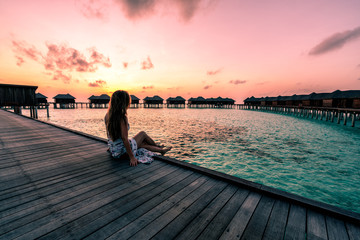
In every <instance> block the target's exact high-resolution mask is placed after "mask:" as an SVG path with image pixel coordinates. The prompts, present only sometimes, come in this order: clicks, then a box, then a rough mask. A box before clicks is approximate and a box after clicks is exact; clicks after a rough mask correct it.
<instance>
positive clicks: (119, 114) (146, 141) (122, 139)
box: [105, 90, 171, 166]
mask: <svg viewBox="0 0 360 240" xmlns="http://www.w3.org/2000/svg"><path fill="white" fill-rule="evenodd" d="M129 106H130V96H129V94H128V93H127V92H126V91H121V90H118V91H116V92H114V93H113V95H112V96H111V100H110V105H109V109H108V112H107V113H106V115H105V124H106V132H107V136H108V145H109V150H110V152H111V154H112V156H113V157H114V158H126V157H129V158H130V166H136V165H137V164H138V163H139V161H138V159H137V158H136V157H135V155H136V154H137V153H138V152H141V154H144V151H138V149H140V148H145V149H147V150H149V151H151V152H158V153H161V154H162V155H164V154H165V153H166V152H167V151H169V150H170V149H171V147H170V148H165V147H160V146H158V145H156V143H155V142H154V140H152V139H151V138H150V137H149V136H148V135H147V134H146V133H145V132H143V131H142V132H139V133H138V134H137V135H136V136H135V137H134V138H132V139H129V135H128V130H129V129H130V125H129V122H128V118H127V109H128V108H129ZM151 152H145V155H146V154H147V155H148V156H145V160H143V161H141V162H145V163H146V162H148V160H147V159H148V158H150V156H153V155H154V154H153V153H151ZM149 155H150V156H149ZM146 157H147V158H146Z"/></svg>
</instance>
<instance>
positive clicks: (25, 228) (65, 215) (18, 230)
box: [3, 167, 175, 238]
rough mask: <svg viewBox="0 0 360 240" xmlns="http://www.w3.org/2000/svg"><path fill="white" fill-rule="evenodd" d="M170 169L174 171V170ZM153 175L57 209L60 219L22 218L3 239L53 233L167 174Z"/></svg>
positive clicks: (34, 236) (162, 172)
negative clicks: (62, 226)
mask: <svg viewBox="0 0 360 240" xmlns="http://www.w3.org/2000/svg"><path fill="white" fill-rule="evenodd" d="M129 168H130V167H129ZM170 169H173V170H174V169H175V168H170ZM153 174H155V175H153ZM153 174H152V173H148V174H144V175H143V176H141V177H139V178H137V179H134V180H131V181H129V180H128V179H126V180H127V181H126V182H125V183H122V184H121V183H120V184H119V185H118V186H116V187H115V188H112V189H110V190H108V191H105V192H103V193H101V194H97V195H95V196H92V197H91V198H87V199H85V200H82V201H80V202H76V203H74V204H71V205H70V206H67V205H66V206H65V207H57V208H56V212H57V214H58V215H61V216H62V217H61V219H59V218H55V219H54V218H53V216H51V215H47V216H44V217H41V218H38V219H31V218H30V219H26V221H25V220H24V218H23V219H21V220H22V221H25V222H24V223H22V224H21V227H17V226H16V227H15V226H13V224H12V225H11V226H9V228H11V229H12V230H11V231H8V232H7V233H6V234H4V235H3V236H4V238H13V237H15V236H20V235H22V234H25V235H26V236H27V237H28V238H37V237H40V236H42V235H43V234H46V233H47V232H50V231H53V230H54V229H56V228H58V227H60V226H61V225H63V222H64V221H72V220H74V219H77V218H78V217H80V216H82V215H84V214H87V213H89V212H91V211H93V210H95V209H97V208H100V207H102V206H104V205H107V204H111V202H113V201H114V200H115V199H118V198H120V197H121V196H125V195H127V194H129V193H131V192H133V191H136V190H137V189H139V188H141V187H143V186H145V185H148V184H151V183H152V182H153V181H155V180H156V179H159V178H161V177H163V176H164V175H166V174H168V171H161V172H157V171H155V172H154V173H153ZM149 175H153V176H149ZM49 207H50V206H49ZM17 222H18V221H17ZM17 222H16V223H17ZM14 227H15V228H14Z"/></svg>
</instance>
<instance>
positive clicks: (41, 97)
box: [35, 93, 47, 104]
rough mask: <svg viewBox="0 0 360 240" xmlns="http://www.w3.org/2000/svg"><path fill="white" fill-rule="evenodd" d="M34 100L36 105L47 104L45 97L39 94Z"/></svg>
mask: <svg viewBox="0 0 360 240" xmlns="http://www.w3.org/2000/svg"><path fill="white" fill-rule="evenodd" d="M35 98H36V103H37V104H41V103H47V97H46V96H44V95H42V94H41V93H36V95H35Z"/></svg>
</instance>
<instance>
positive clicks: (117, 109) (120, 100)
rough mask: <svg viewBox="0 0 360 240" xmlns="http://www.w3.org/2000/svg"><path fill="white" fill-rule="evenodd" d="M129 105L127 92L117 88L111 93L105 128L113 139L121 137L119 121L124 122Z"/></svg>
mask: <svg viewBox="0 0 360 240" xmlns="http://www.w3.org/2000/svg"><path fill="white" fill-rule="evenodd" d="M129 106H130V96H129V93H128V92H126V91H122V90H118V91H116V92H114V93H113V94H112V96H111V100H110V105H109V109H108V121H107V123H106V128H107V130H108V133H109V136H110V138H111V139H112V140H113V141H115V140H116V139H118V138H120V137H121V128H120V123H121V121H124V123H125V119H126V117H127V109H128V108H129ZM126 127H127V126H126Z"/></svg>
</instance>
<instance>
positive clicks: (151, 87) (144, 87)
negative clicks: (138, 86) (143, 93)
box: [142, 86, 154, 90]
mask: <svg viewBox="0 0 360 240" xmlns="http://www.w3.org/2000/svg"><path fill="white" fill-rule="evenodd" d="M153 88H154V86H143V87H142V89H144V90H146V89H153Z"/></svg>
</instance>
